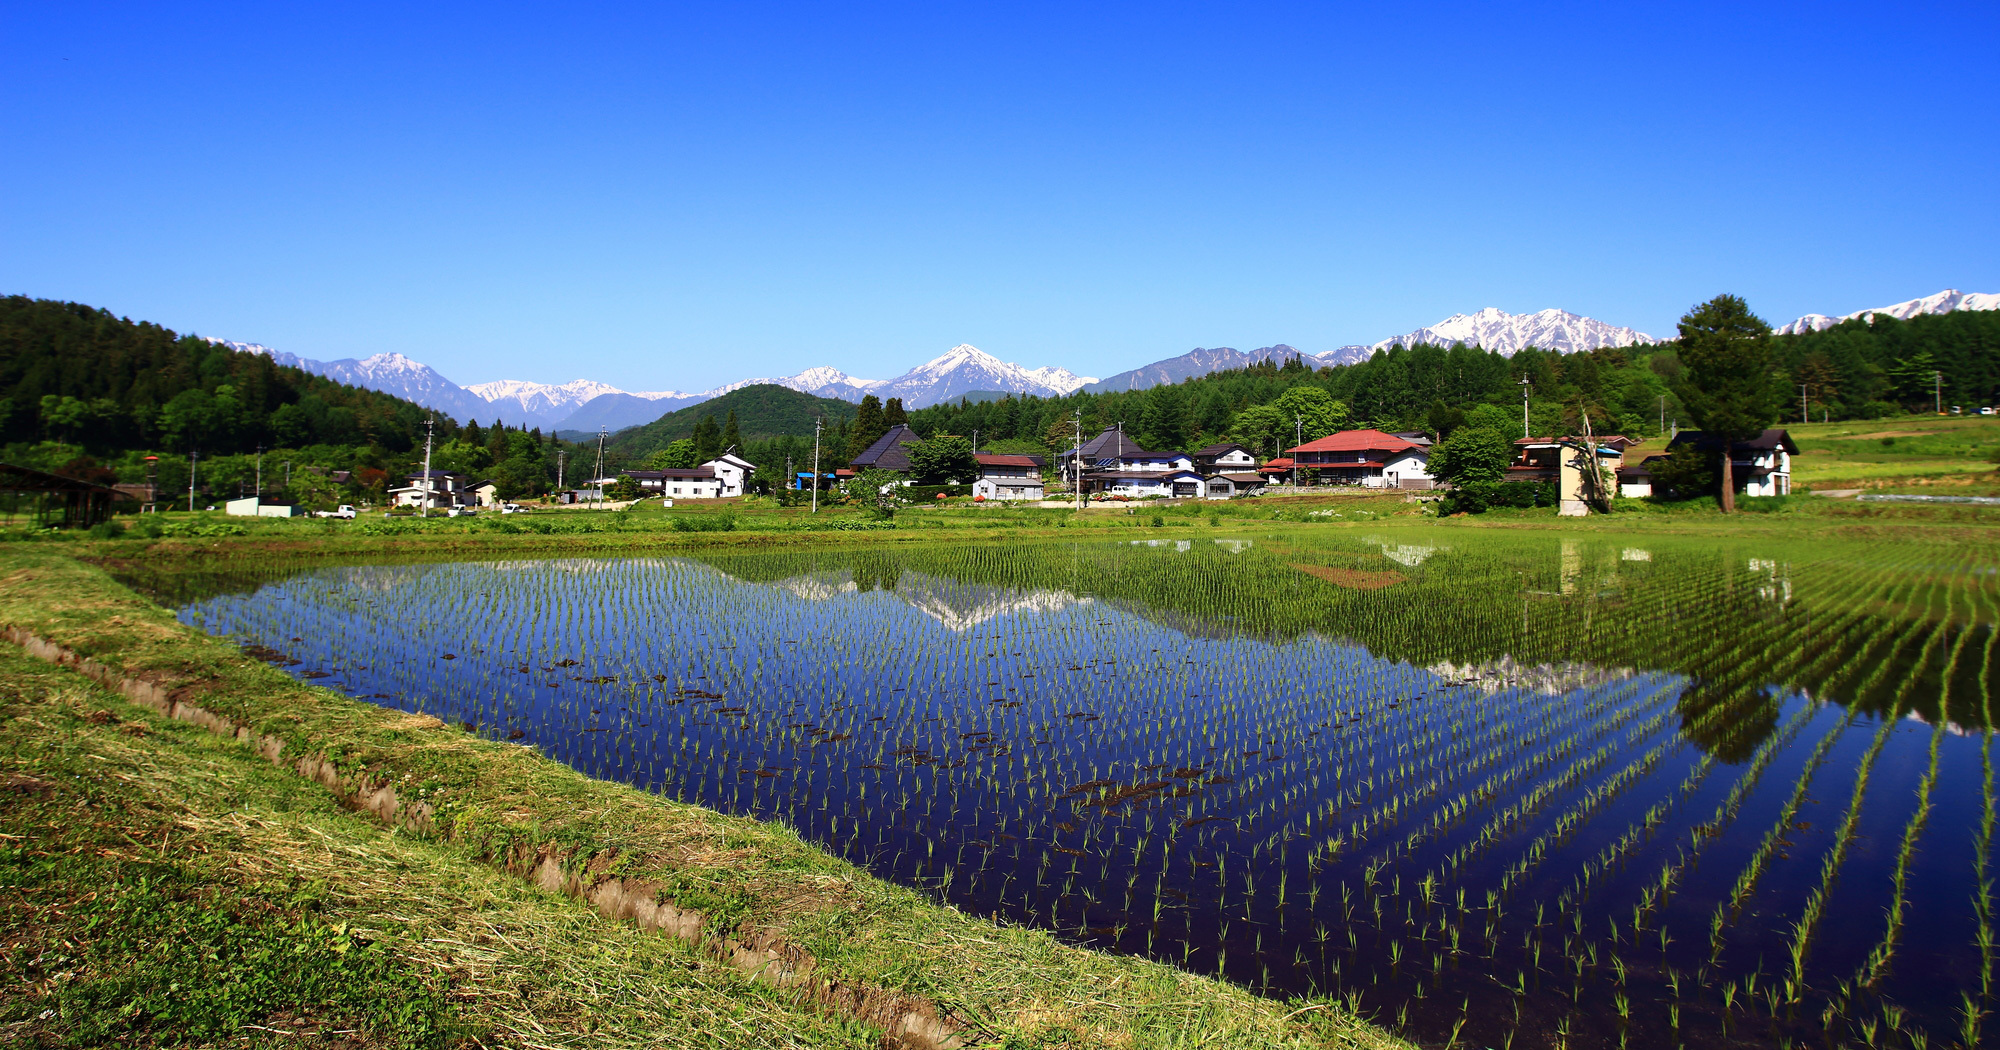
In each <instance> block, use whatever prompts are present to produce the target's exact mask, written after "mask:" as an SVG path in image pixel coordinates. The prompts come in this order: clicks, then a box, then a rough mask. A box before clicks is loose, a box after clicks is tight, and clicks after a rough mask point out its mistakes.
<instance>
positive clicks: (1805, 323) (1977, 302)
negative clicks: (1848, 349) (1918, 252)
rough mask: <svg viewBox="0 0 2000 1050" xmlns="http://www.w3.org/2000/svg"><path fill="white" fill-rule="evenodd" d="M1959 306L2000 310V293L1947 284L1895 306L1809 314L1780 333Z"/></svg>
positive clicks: (1901, 318)
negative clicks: (1830, 314) (1837, 314)
mask: <svg viewBox="0 0 2000 1050" xmlns="http://www.w3.org/2000/svg"><path fill="white" fill-rule="evenodd" d="M1959 310H2000V294H1995V293H1992V292H1961V291H1959V290H1958V289H1956V288H1946V289H1945V290H1944V291H1942V292H1939V293H1937V294H1936V295H1926V296H1924V297H1923V298H1921V299H1908V300H1905V301H1903V302H1900V303H1897V304H1895V305H1894V306H1877V307H1872V308H1870V309H1867V310H1856V311H1854V312H1853V313H1851V314H1847V315H1844V316H1841V317H1828V316H1827V315H1825V314H1807V315H1805V316H1804V317H1801V318H1799V319H1798V320H1796V321H1793V322H1792V323H1790V324H1788V325H1785V326H1783V327H1781V328H1779V329H1778V330H1777V334H1778V335H1798V334H1800V333H1802V332H1819V331H1824V330H1826V329H1828V328H1832V327H1833V326H1834V325H1837V324H1839V323H1840V322H1842V321H1851V320H1853V319H1854V318H1857V317H1868V316H1871V315H1874V314H1888V315H1889V316H1890V317H1893V318H1895V319H1897V320H1899V321H1907V320H1909V319H1910V318H1912V317H1916V316H1919V315H1921V314H1948V313H1954V312H1956V311H1959Z"/></svg>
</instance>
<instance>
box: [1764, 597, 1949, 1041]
mask: <svg viewBox="0 0 2000 1050" xmlns="http://www.w3.org/2000/svg"><path fill="white" fill-rule="evenodd" d="M1956 596H1957V588H1951V589H1949V590H1946V591H1945V593H1944V599H1945V609H1944V616H1943V618H1942V620H1941V622H1940V626H1939V627H1938V628H1937V629H1935V630H1932V631H1931V632H1930V634H1929V637H1928V638H1927V639H1926V640H1925V643H1924V646H1923V647H1922V648H1921V649H1919V650H1918V653H1917V663H1918V666H1924V665H1925V663H1926V658H1927V657H1928V656H1929V655H1930V654H1931V652H1932V651H1933V650H1934V649H1935V648H1936V646H1937V644H1938V642H1939V641H1940V640H1941V639H1942V638H1943V637H1944V635H1945V625H1948V624H1949V623H1950V622H1951V609H1952V602H1953V600H1954V599H1955V598H1956ZM1965 637H1966V636H1965V635H1964V634H1963V633H1961V634H1960V635H1959V644H1958V645H1955V646H1953V648H1952V651H1951V655H1950V658H1949V659H1948V660H1947V662H1946V665H1945V670H1946V674H1947V675H1948V674H1949V673H1950V670H1951V668H1952V667H1953V666H1955V665H1956V663H1957V655H1958V652H1959V650H1960V649H1962V648H1963V643H1964V639H1965ZM1947 680H1948V679H1947ZM1917 681H1918V676H1916V675H1911V676H1909V677H1908V678H1906V679H1905V680H1904V681H1903V682H1902V683H1901V685H1899V687H1898V688H1897V689H1896V692H1895V695H1894V696H1893V697H1892V699H1891V701H1890V705H1889V709H1888V711H1887V712H1886V713H1885V714H1884V715H1883V717H1882V725H1881V728H1880V729H1878V730H1876V733H1875V737H1874V739H1873V740H1871V741H1870V742H1869V746H1868V751H1867V752H1866V753H1865V754H1864V755H1862V757H1861V762H1860V767H1859V769H1858V770H1857V771H1856V773H1855V777H1854V791H1853V794H1852V796H1851V797H1850V798H1849V800H1848V804H1847V813H1846V816H1845V817H1844V818H1843V819H1842V820H1841V822H1840V825H1839V826H1838V828H1837V829H1836V830H1835V832H1834V838H1833V845H1832V847H1831V848H1830V849H1828V850H1827V854H1826V859H1825V861H1824V863H1823V864H1822V865H1821V874H1820V884H1819V886H1817V887H1816V888H1814V890H1813V892H1812V895H1811V896H1809V897H1808V898H1807V899H1806V903H1805V907H1804V909H1803V910H1802V912H1801V913H1800V916H1799V919H1798V921H1797V923H1795V924H1794V925H1793V927H1792V930H1793V935H1792V943H1791V948H1790V955H1791V964H1792V974H1791V980H1790V981H1789V982H1788V988H1787V999H1786V1001H1788V1002H1797V1001H1798V996H1799V990H1800V989H1801V988H1803V987H1804V986H1805V966H1806V954H1807V951H1808V949H1809V948H1810V946H1811V943H1812V935H1813V931H1814V930H1815V929H1816V928H1817V927H1818V925H1819V920H1820V916H1821V914H1822V913H1823V910H1824V908H1825V906H1826V897H1827V894H1828V892H1829V891H1830V890H1831V889H1832V886H1833V880H1834V878H1835V877H1836V876H1837V875H1838V874H1839V872H1840V866H1841V864H1842V862H1843V861H1845V860H1846V859H1847V851H1848V849H1849V847H1850V846H1851V845H1852V844H1853V842H1854V829H1855V827H1856V826H1857V825H1858V824H1859V823H1860V821H1861V805H1862V801H1863V800H1864V799H1865V797H1866V796H1867V793H1868V781H1869V776H1870V774H1871V773H1872V772H1873V770H1874V768H1875V760H1876V758H1877V757H1878V756H1879V755H1880V754H1881V753H1882V747H1883V745H1885V744H1887V743H1888V742H1889V735H1890V734H1891V733H1893V732H1895V730H1896V724H1897V720H1898V714H1899V713H1900V712H1901V711H1902V708H1903V701H1904V699H1905V697H1907V696H1908V694H1909V691H1910V690H1911V689H1912V688H1913V687H1914V686H1915V684H1916V682H1917ZM1940 724H1942V723H1940ZM1921 800H1922V801H1921V804H1922V805H1928V803H1929V794H1928V792H1925V793H1923V794H1922V796H1921ZM1913 819H1914V818H1913ZM1918 826H1921V825H1920V823H1919V825H1918ZM1899 867H1900V864H1899Z"/></svg>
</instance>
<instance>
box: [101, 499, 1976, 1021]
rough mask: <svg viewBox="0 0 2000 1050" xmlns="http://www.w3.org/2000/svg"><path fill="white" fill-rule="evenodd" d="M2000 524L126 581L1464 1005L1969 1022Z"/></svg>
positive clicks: (1325, 988)
mask: <svg viewBox="0 0 2000 1050" xmlns="http://www.w3.org/2000/svg"><path fill="white" fill-rule="evenodd" d="M1996 566H2000V559H1996V557H1995V552H1994V550H1992V549H1991V548H1989V547H1983V546H1976V545H1969V544H1963V543H1960V544H1947V543H1937V542H1929V541H1912V542H1907V543H1861V542H1848V541H1811V542H1807V541H1799V540H1791V539H1774V540H1769V541H1764V540H1757V539H1726V540H1716V539H1699V538H1686V537H1678V538H1676V537H1659V536H1650V537H1646V538H1644V539H1637V538H1634V539H1620V538H1618V537H1617V536H1614V535H1606V534H1592V535H1589V536H1584V537H1578V536H1563V535H1552V534H1546V533H1499V532H1490V533H1489V532H1480V531H1473V530H1454V531H1451V532H1448V533H1447V532H1444V531H1441V530H1436V529H1432V530H1424V529H1420V528H1410V529H1397V528H1391V527H1384V528H1382V529H1380V530H1377V531H1375V532H1373V533H1370V532H1366V531H1363V530H1358V529H1354V530H1348V529H1343V530H1339V531H1331V530H1323V531H1318V532H1313V533H1310V534H1301V535H1299V536H1297V537H1287V536H1283V535H1271V536H1258V537H1256V538H1234V539H1232V538H1212V537H1204V538H1201V539H1172V538H1169V539H1150V540H1140V541H1137V542H1132V541H1129V540H1118V541H1113V540H1104V539H1090V540H1087V541H1083V542H1054V541H1026V542H1013V543H1007V544H994V545H986V546H982V545H972V544H958V545H935V546H926V545H907V546H900V547H898V548H897V549H894V550H888V549H883V548H857V549H850V550H838V551H818V552H801V551H796V550H786V551H773V552H745V551H728V552H723V553H709V554H701V553H695V554H690V555H688V556H684V557H671V558H624V559H602V560H597V559H568V560H561V559H558V560H548V559H542V560H512V561H481V562H431V563H402V564H368V565H352V566H342V567H326V566H297V567H289V566H286V565H284V564H282V563H274V564H267V565H264V566H261V567H258V568H256V569H254V570H250V571H246V572H243V573H231V574H225V575H216V574H213V573H204V574H200V575H195V574H189V575H185V576H177V575H174V574H173V572H172V570H171V569H165V570H160V574H159V575H151V576H148V577H147V578H145V579H138V580H135V581H134V582H136V583H138V584H139V585H141V586H142V587H144V588H146V589H148V590H150V591H151V592H153V593H154V594H156V595H158V596H161V597H162V598H163V599H164V600H168V601H170V602H172V603H173V604H175V605H176V607H177V608H178V609H179V610H180V615H181V617H182V618H183V619H184V620H185V621H187V622H189V623H192V624H195V625H198V626H200V627H202V628H203V629H205V630H207V631H209V632H211V633H213V634H216V635H219V636H225V637H228V638H230V639H233V640H235V641H237V642H239V643H240V644H242V645H244V646H246V647H249V648H250V649H251V651H253V652H255V653H256V654H258V655H260V656H262V657H263V658H265V659H268V660H270V661H272V662H274V663H277V664H280V665H282V666H285V667H287V668H288V669H289V670H290V671H291V673H293V674H296V675H298V676H300V677H302V678H306V679H310V680H313V681H315V682H317V683H318V684H321V685H326V686H331V687H334V688H338V689H341V690H344V691H346V692H347V693H349V694H351V695H353V696H356V697H360V698H365V699H367V700H370V701H372V702H375V703H378V704H383V705H388V706H392V707H396V708H401V709H405V710H411V711H423V712H427V713H430V714H433V715H436V716H438V717H440V718H443V719H445V720H447V721H451V722H456V723H461V724H463V725H464V726H466V727H467V728H469V729H472V730H474V731H476V732H479V733H482V734H486V735H490V736H492V737H495V738H499V739H506V740H515V741H518V742H520V743H523V744H528V745H532V746H534V747H536V748H538V749H540V750H541V751H542V752H544V753H545V754H547V755H549V756H551V757H553V758H555V759H558V760H560V761H562V762H565V763H568V764H570V765H572V766H574V767H576V768H578V769H581V770H584V771H586V772H588V773H590V774H592V775H595V776H599V777H604V778H609V779H616V780H620V781H625V782H628V783H632V784H636V785H640V786H643V787H646V788H648V789H650V790H655V791H659V792H662V793H665V794H668V795H671V796H674V797H677V798H682V799H686V800H689V801H692V802H698V803H701V804H703V805H707V806H711V807H714V808H716V809H720V810H724V811H727V812H731V813H740V814H751V815H756V816H759V817H764V818H768V819H771V820H780V821H785V822H788V823H790V824H791V825H793V826H795V827H796V828H798V829H799V830H800V831H801V832H802V833H803V834H805V835H806V836H807V837H809V838H811V839H813V840H814V841H817V842H819V843H821V844H822V845H823V846H824V847H825V848H826V849H828V850H830V851H832V852H834V853H838V854H840V855H842V856H845V857H847V858H850V859H852V860H854V861H855V862H857V863H860V864H863V865H865V866H866V867H868V868H869V869H871V870H873V871H875V872H876V873H878V874H880V875H882V876H884V877H886V878H890V879H893V880H896V881H898V882H902V883H904V884H907V885H913V886H919V887H923V888H924V889H926V890H927V891H928V892H931V893H933V894H935V895H936V897H937V898H939V899H940V900H942V901H945V902H948V903H950V904H952V905H955V906H957V907H959V908H961V909H963V910H965V911H968V912H975V913H978V914H981V915H993V916H996V917H998V918H1000V919H1003V920H1008V921H1012V922H1017V923H1024V924H1032V925H1036V926H1040V927H1044V928H1048V929H1051V930H1055V931H1057V932H1059V933H1060V934H1062V935H1063V936H1065V937H1068V938H1071V939H1073V940H1074V941H1076V942H1079V943H1082V944H1087V945H1091V946H1095V947H1098V948H1102V949H1105V950H1108V951H1115V952H1125V953H1141V954H1146V955H1149V956H1152V957H1155V958H1159V959H1163V960H1168V961H1171V962H1173V963H1174V964H1176V965H1179V966H1182V967H1185V968H1187V969H1189V970H1193V971H1198V972H1204V973H1213V974H1219V975H1221V976H1223V977H1226V978H1227V979H1230V980H1232V981H1236V982H1239V983H1242V984H1244V985H1247V986H1250V987H1252V988H1254V989H1258V990H1261V991H1267V992H1269V993H1271V994H1312V995H1320V996H1326V997H1332V998H1338V999H1342V1000H1345V1001H1347V1002H1350V1003H1352V1004H1353V1005H1354V1006H1355V1007H1356V1008H1357V1009H1359V1010H1360V1011H1361V1012H1363V1013H1364V1014H1366V1015H1368V1016H1370V1017H1372V1018H1374V1019H1375V1020H1377V1021H1378V1022H1379V1023H1381V1024H1384V1025H1386V1026H1389V1027H1391V1028H1393V1029H1395V1030H1397V1031H1399V1032H1401V1033H1402V1034H1404V1035H1406V1036H1408V1037H1410V1038H1412V1039H1415V1040H1418V1041H1421V1042H1424V1043H1427V1044H1431V1045H1437V1046H1446V1045H1458V1046H1487V1047H1509V1048H1512V1047H1562V1046H1577V1047H1583V1046H1632V1047H1662V1048H1666V1047H1680V1046H1770V1047H1792V1046H1808V1045H1811V1046H1821V1045H1829V1046H1830V1045H1849V1046H1864V1045H1865V1046H1884V1047H1887V1046H1897V1047H1902V1046H1907V1047H1913V1048H1920V1050H1921V1048H1925V1047H1929V1046H1938V1047H1945V1046H1954V1045H1962V1046H1966V1047H1973V1046H1979V1045H1982V1044H1981V1040H1982V1038H1983V1036H1984V1035H1985V1034H1986V1032H1987V1031H1988V1028H1987V1027H1985V1024H1986V1015H1987V1013H1988V1012H1990V1011H1991V1010H1992V1009H1993V1006H1994V998H1993V993H1994V988H1993V983H1992V978H1993V962H1994V960H1993V954H1994V943H1993V936H1994V935H1993V916H1992V900H1991V893H1992V887H1991V879H1992V872H1991V861H1992V859H1993V852H1994V850H1993V844H1994V843H1993V839H1994V834H1993V833H1994V822H1995V816H1996V809H1995V797H1994V795H1995V781H1994V769H1993V748H1992V734H1991V725H1992V710H1991V702H1990V697H1991V693H1992V688H1991V687H1992V675H1993V671H1994V664H1995V652H1994V644H1995V635H1994V621H1995V601H1996V596H2000V595H1996V583H2000V580H1996Z"/></svg>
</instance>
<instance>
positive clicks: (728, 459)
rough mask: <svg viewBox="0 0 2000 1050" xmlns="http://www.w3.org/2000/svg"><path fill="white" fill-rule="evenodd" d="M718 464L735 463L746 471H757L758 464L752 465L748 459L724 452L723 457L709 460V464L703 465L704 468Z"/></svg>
mask: <svg viewBox="0 0 2000 1050" xmlns="http://www.w3.org/2000/svg"><path fill="white" fill-rule="evenodd" d="M717 463H734V464H736V465H737V466H739V467H741V468H743V469H744V470H756V469H757V464H755V463H752V462H750V461H749V460H747V459H744V458H743V457H742V456H739V455H737V454H736V453H734V452H724V453H723V454H722V455H720V456H717V457H715V458H714V459H711V460H709V461H708V462H707V463H704V464H702V466H704V467H708V466H714V465H715V464H717Z"/></svg>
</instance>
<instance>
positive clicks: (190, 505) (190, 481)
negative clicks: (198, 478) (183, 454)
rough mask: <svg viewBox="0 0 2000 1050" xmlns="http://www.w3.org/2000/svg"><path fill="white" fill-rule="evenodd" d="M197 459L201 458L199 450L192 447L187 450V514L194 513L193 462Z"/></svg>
mask: <svg viewBox="0 0 2000 1050" xmlns="http://www.w3.org/2000/svg"><path fill="white" fill-rule="evenodd" d="M199 459H201V453H200V452H198V451H195V450H192V449H190V450H189V451H188V513H189V514H193V513H194V471H195V462H196V461H197V460H199Z"/></svg>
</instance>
